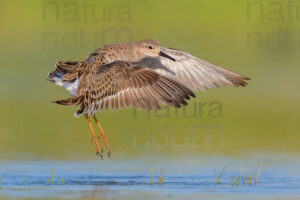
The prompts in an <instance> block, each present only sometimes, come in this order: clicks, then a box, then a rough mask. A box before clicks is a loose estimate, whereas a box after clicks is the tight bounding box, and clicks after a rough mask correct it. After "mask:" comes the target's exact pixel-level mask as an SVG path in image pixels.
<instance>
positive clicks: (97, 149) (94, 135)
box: [85, 114, 103, 159]
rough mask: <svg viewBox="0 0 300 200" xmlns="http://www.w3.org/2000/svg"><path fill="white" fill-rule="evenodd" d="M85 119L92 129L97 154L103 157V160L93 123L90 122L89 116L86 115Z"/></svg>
mask: <svg viewBox="0 0 300 200" xmlns="http://www.w3.org/2000/svg"><path fill="white" fill-rule="evenodd" d="M85 119H86V121H87V123H88V125H89V127H90V129H91V132H92V135H93V142H94V146H95V150H96V154H97V155H99V156H100V157H101V159H103V156H102V153H101V151H100V147H99V143H98V140H97V137H96V134H95V131H94V129H93V126H92V123H91V121H90V118H89V116H88V115H87V114H85Z"/></svg>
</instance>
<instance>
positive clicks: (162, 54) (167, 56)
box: [159, 51, 176, 62]
mask: <svg viewBox="0 0 300 200" xmlns="http://www.w3.org/2000/svg"><path fill="white" fill-rule="evenodd" d="M159 56H162V57H165V58H168V59H170V60H173V61H174V62H175V61H176V60H175V59H174V58H172V57H171V56H169V55H168V54H165V53H164V52H162V51H160V52H159Z"/></svg>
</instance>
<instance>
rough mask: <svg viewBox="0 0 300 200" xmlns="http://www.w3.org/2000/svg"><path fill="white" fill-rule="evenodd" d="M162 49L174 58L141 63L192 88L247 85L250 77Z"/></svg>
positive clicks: (162, 58) (204, 88)
mask: <svg viewBox="0 0 300 200" xmlns="http://www.w3.org/2000/svg"><path fill="white" fill-rule="evenodd" d="M160 50H161V51H162V52H164V53H166V54H167V55H169V56H171V57H172V58H174V59H175V60H176V61H172V60H170V59H168V58H164V57H160V58H156V59H155V58H146V59H143V60H142V61H141V62H140V63H141V64H143V65H144V66H146V67H148V68H151V69H153V70H155V71H156V72H158V73H159V74H162V75H167V76H169V77H172V78H174V79H175V80H177V81H180V82H181V83H183V84H184V85H186V86H187V87H189V88H191V89H192V90H202V91H207V88H217V87H219V86H226V85H229V86H234V87H239V86H245V85H247V83H246V82H245V80H250V79H249V78H247V77H245V76H242V75H240V74H237V73H235V72H232V71H229V70H227V69H224V68H222V67H218V66H216V65H213V64H211V63H209V62H206V61H204V60H201V59H199V58H196V57H194V56H192V55H191V54H189V53H187V52H183V51H180V50H176V49H171V48H166V47H161V48H160Z"/></svg>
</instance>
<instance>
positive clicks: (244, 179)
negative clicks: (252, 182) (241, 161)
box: [241, 166, 246, 184]
mask: <svg viewBox="0 0 300 200" xmlns="http://www.w3.org/2000/svg"><path fill="white" fill-rule="evenodd" d="M241 171H242V174H243V184H245V183H246V177H245V173H244V170H243V167H242V166H241Z"/></svg>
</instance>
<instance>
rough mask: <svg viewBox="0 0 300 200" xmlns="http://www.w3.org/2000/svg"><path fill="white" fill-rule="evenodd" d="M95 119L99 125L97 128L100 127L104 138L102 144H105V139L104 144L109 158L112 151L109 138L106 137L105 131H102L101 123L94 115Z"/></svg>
mask: <svg viewBox="0 0 300 200" xmlns="http://www.w3.org/2000/svg"><path fill="white" fill-rule="evenodd" d="M93 117H94V120H95V122H96V124H97V126H98V128H99V130H100V132H101V136H102V144H103V139H104V142H105V145H106V151H107V155H108V157H110V154H111V152H110V150H109V146H108V141H107V137H106V135H105V133H104V131H103V129H102V127H101V125H100V123H99V122H98V120H97V117H96V115H94V116H93ZM102 148H103V146H102Z"/></svg>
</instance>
